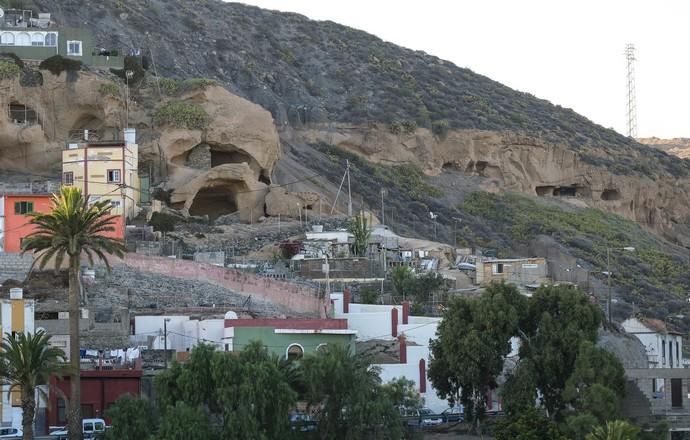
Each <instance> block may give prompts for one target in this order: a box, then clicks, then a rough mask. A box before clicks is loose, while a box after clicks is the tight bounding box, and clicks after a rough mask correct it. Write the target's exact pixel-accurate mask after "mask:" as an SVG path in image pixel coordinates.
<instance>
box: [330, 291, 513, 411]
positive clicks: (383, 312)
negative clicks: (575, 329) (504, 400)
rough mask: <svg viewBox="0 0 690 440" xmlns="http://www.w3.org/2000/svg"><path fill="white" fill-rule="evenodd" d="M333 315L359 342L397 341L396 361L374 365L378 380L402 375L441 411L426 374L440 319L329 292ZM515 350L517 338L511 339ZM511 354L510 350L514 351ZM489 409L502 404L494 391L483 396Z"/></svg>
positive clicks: (404, 306) (442, 402)
mask: <svg viewBox="0 0 690 440" xmlns="http://www.w3.org/2000/svg"><path fill="white" fill-rule="evenodd" d="M330 298H331V301H332V303H333V313H334V317H335V318H346V319H347V321H348V328H349V329H351V330H356V331H357V340H358V341H368V340H373V339H376V340H389V341H392V340H395V339H397V340H398V341H399V346H400V353H399V362H397V363H386V364H375V366H376V367H379V368H380V369H381V380H382V381H383V382H384V383H386V382H390V381H392V380H393V379H396V378H401V377H405V378H406V379H409V380H411V381H413V382H414V383H415V387H416V389H417V391H419V393H420V395H421V396H422V397H423V398H424V405H425V406H426V407H428V408H430V409H431V410H432V411H435V412H438V413H440V412H441V411H443V410H444V409H446V408H447V407H448V402H447V401H446V400H443V399H441V398H439V397H438V395H437V394H436V390H435V389H434V387H433V384H432V383H431V382H430V381H429V379H428V377H427V372H428V370H429V362H430V350H429V342H430V341H431V340H432V339H433V338H434V337H435V336H436V329H437V328H438V325H439V324H440V323H441V320H442V319H441V318H435V317H427V316H410V307H409V303H403V304H401V305H380V304H356V303H350V294H349V292H348V291H347V289H346V291H345V292H344V293H332V294H331V296H330ZM511 342H512V346H513V351H514V353H517V340H514V341H511ZM514 353H511V355H512V354H514ZM486 397H487V399H486V403H487V409H488V410H489V411H501V410H502V404H501V401H500V398H499V396H498V393H497V392H496V391H495V390H494V391H492V392H490V393H489V395H487V396H486Z"/></svg>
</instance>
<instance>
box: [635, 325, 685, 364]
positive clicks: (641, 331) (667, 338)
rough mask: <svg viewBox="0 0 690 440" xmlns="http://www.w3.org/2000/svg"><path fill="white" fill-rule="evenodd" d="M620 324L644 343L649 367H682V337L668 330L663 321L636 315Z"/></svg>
mask: <svg viewBox="0 0 690 440" xmlns="http://www.w3.org/2000/svg"><path fill="white" fill-rule="evenodd" d="M622 325H623V328H624V329H625V331H626V332H627V333H629V334H631V335H635V337H637V339H639V340H640V342H642V345H644V347H645V350H646V351H647V359H648V361H649V368H683V337H682V336H681V334H680V333H678V332H675V331H672V330H669V329H668V328H667V327H666V323H665V322H663V321H661V320H659V319H650V318H644V317H641V316H637V317H632V318H628V319H626V320H625V321H623V324H622Z"/></svg>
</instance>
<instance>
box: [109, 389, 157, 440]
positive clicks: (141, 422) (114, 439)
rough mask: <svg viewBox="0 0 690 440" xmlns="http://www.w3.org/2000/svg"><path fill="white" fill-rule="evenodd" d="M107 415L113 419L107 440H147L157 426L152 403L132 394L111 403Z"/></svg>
mask: <svg viewBox="0 0 690 440" xmlns="http://www.w3.org/2000/svg"><path fill="white" fill-rule="evenodd" d="M105 415H106V416H108V417H109V418H110V420H112V425H113V426H112V428H110V429H108V430H107V431H106V433H105V438H106V440H146V439H148V438H149V437H150V436H151V435H152V433H153V430H154V428H155V426H156V419H155V417H154V414H153V408H152V407H151V403H150V402H149V401H147V400H143V399H137V398H134V397H132V396H123V397H121V398H119V399H118V400H117V401H116V402H115V403H114V404H113V405H111V406H110V407H109V408H108V409H107V410H106V412H105Z"/></svg>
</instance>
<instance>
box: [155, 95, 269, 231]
mask: <svg viewBox="0 0 690 440" xmlns="http://www.w3.org/2000/svg"><path fill="white" fill-rule="evenodd" d="M179 98H180V99H179V100H181V101H183V102H188V103H193V104H196V105H198V106H200V107H202V108H203V109H204V110H205V111H206V113H207V114H208V115H209V117H210V123H209V125H208V128H207V129H205V130H188V129H180V128H171V127H162V133H161V135H160V137H159V138H157V139H156V138H154V139H152V140H151V141H150V142H148V143H146V144H145V145H143V146H142V149H143V151H145V152H147V153H148V154H150V155H156V154H159V155H161V156H162V157H163V158H164V160H165V161H166V165H167V166H166V168H167V176H166V177H167V187H168V188H170V189H173V193H172V197H171V203H172V204H173V206H178V207H181V208H183V209H184V212H185V213H188V214H191V215H208V216H209V217H210V218H216V217H219V216H221V215H226V214H230V213H233V212H238V213H239V217H240V219H242V220H244V221H251V220H256V219H257V218H258V217H260V216H262V215H264V196H265V195H266V193H267V192H268V185H269V184H270V183H271V180H270V179H271V175H272V173H273V168H274V167H275V164H276V162H277V161H278V159H279V157H280V142H279V140H278V132H277V131H276V128H275V125H274V124H273V118H272V117H271V114H270V113H269V112H267V111H266V110H264V109H262V108H261V107H260V106H258V105H256V104H252V103H251V102H249V101H247V100H245V99H243V98H240V97H238V96H236V95H233V94H231V93H230V92H228V91H227V90H225V89H224V88H222V87H219V86H211V87H207V88H205V89H202V90H198V91H195V92H190V93H187V94H185V95H183V96H181V97H179ZM157 152H158V153H157Z"/></svg>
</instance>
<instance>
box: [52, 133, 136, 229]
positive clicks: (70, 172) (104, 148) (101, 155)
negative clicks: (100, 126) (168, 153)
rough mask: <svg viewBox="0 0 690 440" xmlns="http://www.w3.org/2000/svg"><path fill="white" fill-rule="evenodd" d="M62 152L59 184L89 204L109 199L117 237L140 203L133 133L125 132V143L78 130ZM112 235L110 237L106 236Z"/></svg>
mask: <svg viewBox="0 0 690 440" xmlns="http://www.w3.org/2000/svg"><path fill="white" fill-rule="evenodd" d="M72 139H73V140H70V141H69V142H68V143H67V148H66V149H65V150H64V151H63V152H62V183H63V185H74V186H77V187H79V188H81V190H82V192H83V193H84V194H85V195H87V196H88V197H89V201H97V200H101V199H109V200H110V203H111V205H112V211H111V213H112V214H113V215H116V216H119V217H120V218H119V219H118V220H117V221H116V222H115V223H116V229H117V231H116V232H117V233H116V234H113V235H114V236H116V237H118V238H124V228H125V223H126V220H128V219H132V218H133V217H135V216H136V215H137V214H138V212H139V208H138V204H139V195H140V188H139V173H138V162H139V146H138V145H137V144H136V131H135V129H133V128H127V129H125V133H124V140H107V141H103V140H99V139H98V137H97V134H96V132H95V131H93V130H80V131H79V133H78V134H77V135H76V136H72ZM108 235H111V234H108Z"/></svg>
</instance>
